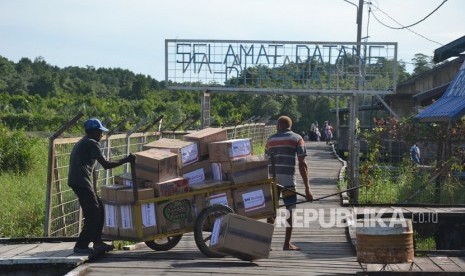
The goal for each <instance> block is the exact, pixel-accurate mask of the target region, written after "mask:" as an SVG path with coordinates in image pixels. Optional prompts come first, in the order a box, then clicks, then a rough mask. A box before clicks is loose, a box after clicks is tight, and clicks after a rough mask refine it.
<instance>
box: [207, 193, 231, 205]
mask: <svg viewBox="0 0 465 276" xmlns="http://www.w3.org/2000/svg"><path fill="white" fill-rule="evenodd" d="M213 204H221V205H225V206H229V204H228V195H227V194H226V193H221V194H217V195H212V196H210V205H213Z"/></svg>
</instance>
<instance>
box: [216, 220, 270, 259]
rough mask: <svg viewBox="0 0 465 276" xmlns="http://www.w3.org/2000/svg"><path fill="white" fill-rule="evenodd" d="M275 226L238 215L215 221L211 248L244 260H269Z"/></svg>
mask: <svg viewBox="0 0 465 276" xmlns="http://www.w3.org/2000/svg"><path fill="white" fill-rule="evenodd" d="M273 231H274V226H273V225H272V224H269V223H265V222H260V221H257V220H254V219H250V218H247V217H243V216H239V215H236V214H227V215H224V216H222V217H220V218H218V219H216V220H215V224H214V226H213V231H212V238H211V240H210V247H211V248H212V249H214V250H216V251H219V252H223V253H225V254H229V255H231V256H234V257H237V258H239V259H242V260H256V259H261V258H268V256H269V254H270V248H271V240H272V238H273Z"/></svg>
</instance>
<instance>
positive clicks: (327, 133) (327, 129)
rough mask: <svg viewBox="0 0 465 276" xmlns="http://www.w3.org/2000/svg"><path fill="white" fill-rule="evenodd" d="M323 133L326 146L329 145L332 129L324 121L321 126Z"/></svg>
mask: <svg viewBox="0 0 465 276" xmlns="http://www.w3.org/2000/svg"><path fill="white" fill-rule="evenodd" d="M323 132H324V134H325V141H326V145H329V144H330V142H331V138H333V127H332V126H331V124H330V123H329V122H328V121H325V123H324V125H323Z"/></svg>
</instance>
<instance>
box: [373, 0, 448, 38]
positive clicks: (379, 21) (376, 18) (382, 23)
mask: <svg viewBox="0 0 465 276" xmlns="http://www.w3.org/2000/svg"><path fill="white" fill-rule="evenodd" d="M447 1H448V0H444V1H443V2H442V3H441V5H439V6H438V7H437V8H436V9H435V10H434V11H432V12H431V13H430V14H429V15H427V16H426V17H425V18H423V19H422V20H420V21H418V22H416V23H414V24H410V25H409V26H403V25H402V24H401V23H399V22H398V21H397V20H395V19H394V18H392V17H391V16H390V15H389V14H387V13H386V12H384V11H383V10H381V9H380V8H379V7H378V6H376V5H374V4H373V3H371V2H370V3H369V4H370V5H373V6H374V7H375V8H376V9H377V10H379V11H380V12H382V13H383V14H385V15H386V16H387V17H389V18H390V19H391V20H392V21H394V22H395V23H397V24H399V25H400V26H402V27H401V28H397V27H392V26H389V25H387V24H386V23H384V22H382V21H381V20H380V19H379V18H378V17H377V16H376V14H375V12H374V10H372V12H371V13H372V15H373V18H374V19H375V20H376V21H378V23H380V24H381V25H383V26H385V27H386V28H389V29H394V30H401V29H406V30H408V31H410V32H412V33H414V34H416V35H418V36H420V37H422V38H424V39H426V40H428V41H430V42H433V43H436V44H438V45H441V46H442V45H443V44H442V43H439V42H437V41H434V40H432V39H430V38H427V37H426V36H424V35H421V34H419V33H417V32H415V31H413V30H411V29H410V28H409V27H410V26H413V25H416V24H418V23H420V22H421V21H424V20H425V19H426V18H428V17H429V16H430V15H431V14H433V13H434V12H435V11H437V10H438V9H439V8H440V7H441V6H442V5H443V4H444V3H445V2H447Z"/></svg>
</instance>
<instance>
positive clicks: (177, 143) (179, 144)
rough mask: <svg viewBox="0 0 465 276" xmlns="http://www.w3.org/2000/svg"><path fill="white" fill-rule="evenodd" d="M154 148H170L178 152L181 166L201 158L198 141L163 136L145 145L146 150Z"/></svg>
mask: <svg viewBox="0 0 465 276" xmlns="http://www.w3.org/2000/svg"><path fill="white" fill-rule="evenodd" d="M152 148H156V149H161V150H168V151H171V152H172V153H175V154H177V156H178V167H179V168H182V167H183V166H186V165H189V164H192V163H194V162H196V161H198V160H199V149H198V147H197V143H196V142H189V141H183V140H179V139H168V138H161V139H160V140H156V141H153V142H151V143H148V144H145V145H144V146H143V149H145V150H148V149H152Z"/></svg>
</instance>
